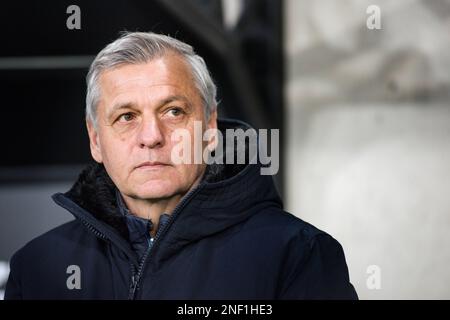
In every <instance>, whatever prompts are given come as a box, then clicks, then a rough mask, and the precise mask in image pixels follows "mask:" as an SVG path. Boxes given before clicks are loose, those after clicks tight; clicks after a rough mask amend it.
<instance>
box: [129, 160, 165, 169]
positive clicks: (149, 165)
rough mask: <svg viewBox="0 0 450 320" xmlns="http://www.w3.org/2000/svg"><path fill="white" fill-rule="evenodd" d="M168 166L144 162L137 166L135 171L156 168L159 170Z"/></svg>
mask: <svg viewBox="0 0 450 320" xmlns="http://www.w3.org/2000/svg"><path fill="white" fill-rule="evenodd" d="M165 166H168V164H167V163H163V162H159V161H146V162H143V163H141V164H140V165H138V166H137V167H136V169H139V168H140V169H152V168H154V169H157V168H161V167H165Z"/></svg>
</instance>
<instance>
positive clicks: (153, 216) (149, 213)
mask: <svg viewBox="0 0 450 320" xmlns="http://www.w3.org/2000/svg"><path fill="white" fill-rule="evenodd" d="M122 198H123V200H124V202H125V204H126V206H127V208H128V210H130V212H131V213H132V214H134V215H136V216H138V217H140V218H144V219H150V220H152V223H153V229H152V231H151V232H150V233H151V235H152V237H154V236H155V233H156V230H158V227H159V217H160V216H161V215H162V214H163V213H167V214H172V211H173V209H175V207H176V205H177V204H178V203H179V202H180V200H181V198H182V196H181V195H177V196H173V197H171V198H169V199H159V200H156V201H155V200H149V199H136V198H132V197H129V196H127V195H124V194H122Z"/></svg>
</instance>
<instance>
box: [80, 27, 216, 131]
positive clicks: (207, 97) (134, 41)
mask: <svg viewBox="0 0 450 320" xmlns="http://www.w3.org/2000/svg"><path fill="white" fill-rule="evenodd" d="M168 52H173V53H176V54H179V55H180V56H181V57H183V58H184V60H185V61H186V62H187V64H188V65H189V66H190V68H191V71H192V75H193V78H194V81H195V86H196V88H197V89H198V91H199V93H200V96H201V98H202V101H203V107H204V110H205V116H206V119H208V118H209V116H210V114H211V113H212V112H214V110H216V107H217V101H216V93H217V88H216V85H215V84H214V82H213V80H212V78H211V75H210V73H209V71H208V68H207V67H206V64H205V61H204V60H203V58H202V57H200V56H199V55H197V54H196V53H195V52H194V49H193V48H192V47H191V46H190V45H188V44H186V43H184V42H181V41H179V40H177V39H174V38H172V37H169V36H165V35H161V34H156V33H153V32H132V33H128V32H127V33H124V34H123V35H122V36H121V37H120V38H119V39H117V40H115V41H114V42H112V43H110V44H108V45H107V46H106V47H105V48H104V49H103V50H102V51H100V52H99V53H98V55H97V56H96V57H95V59H94V61H93V62H92V64H91V67H90V68H89V72H88V74H87V76H86V84H87V94H86V119H89V120H90V121H92V123H93V124H94V126H95V127H96V125H97V121H96V120H97V112H96V111H97V105H98V102H99V101H100V87H99V81H98V80H99V77H100V74H101V73H102V72H103V71H105V70H109V69H113V68H115V67H118V66H120V65H125V64H140V63H146V62H148V61H151V60H153V59H155V58H159V57H162V56H163V55H164V54H166V53H168Z"/></svg>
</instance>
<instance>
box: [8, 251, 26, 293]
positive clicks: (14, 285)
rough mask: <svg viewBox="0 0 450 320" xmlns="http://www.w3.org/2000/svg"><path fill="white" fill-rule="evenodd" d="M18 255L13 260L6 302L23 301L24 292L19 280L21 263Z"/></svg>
mask: <svg viewBox="0 0 450 320" xmlns="http://www.w3.org/2000/svg"><path fill="white" fill-rule="evenodd" d="M18 260H19V259H18V257H17V253H16V254H15V255H14V256H13V257H12V258H11V262H10V273H9V278H8V282H7V283H6V289H5V300H22V290H21V286H20V280H19V274H20V271H19V268H20V267H19V262H18Z"/></svg>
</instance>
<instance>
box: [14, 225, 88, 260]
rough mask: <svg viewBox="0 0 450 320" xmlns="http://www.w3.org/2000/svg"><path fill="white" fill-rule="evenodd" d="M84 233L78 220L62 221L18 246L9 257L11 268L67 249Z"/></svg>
mask: <svg viewBox="0 0 450 320" xmlns="http://www.w3.org/2000/svg"><path fill="white" fill-rule="evenodd" d="M85 235H86V232H85V228H84V226H83V225H82V224H81V223H80V222H79V221H78V220H73V221H70V222H67V223H64V224H62V225H60V226H58V227H56V228H53V229H51V230H49V231H47V232H46V233H44V234H42V235H40V236H38V237H36V238H34V239H33V240H31V241H29V242H28V243H27V244H25V245H24V246H23V247H22V248H20V249H19V250H18V251H17V252H16V253H15V254H14V255H13V256H12V258H11V268H13V267H14V266H15V265H17V264H22V263H25V264H26V263H27V262H29V261H34V262H36V261H40V260H42V259H44V258H45V257H46V256H47V255H48V254H49V253H50V254H52V255H58V254H59V253H61V252H64V251H67V249H68V248H69V247H71V246H75V245H76V244H77V243H79V241H80V239H81V238H83V237H85Z"/></svg>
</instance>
